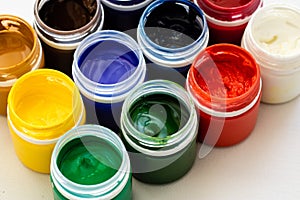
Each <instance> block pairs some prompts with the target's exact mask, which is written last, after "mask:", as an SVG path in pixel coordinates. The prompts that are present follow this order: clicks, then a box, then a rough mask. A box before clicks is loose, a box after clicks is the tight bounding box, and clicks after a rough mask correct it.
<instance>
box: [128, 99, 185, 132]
mask: <svg viewBox="0 0 300 200" xmlns="http://www.w3.org/2000/svg"><path fill="white" fill-rule="evenodd" d="M129 113H130V117H131V119H132V123H133V125H134V126H135V127H136V129H137V130H139V131H140V132H141V133H143V134H145V135H147V136H151V137H157V138H167V137H168V136H170V135H172V134H174V133H176V132H177V131H178V130H179V129H180V128H181V127H182V126H184V125H185V124H186V122H187V120H188V117H189V116H188V111H187V109H186V108H185V107H184V105H183V104H181V103H180V102H179V100H178V99H176V98H175V97H173V96H170V95H167V94H161V93H160V94H151V95H146V96H143V97H141V98H139V99H138V100H137V101H136V102H135V103H134V104H133V105H132V106H131V108H130V110H129Z"/></svg>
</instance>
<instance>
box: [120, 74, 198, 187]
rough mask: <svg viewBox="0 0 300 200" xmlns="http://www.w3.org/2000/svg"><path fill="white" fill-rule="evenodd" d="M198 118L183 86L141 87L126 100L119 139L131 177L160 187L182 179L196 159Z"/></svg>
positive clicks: (152, 83)
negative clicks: (124, 151) (128, 162)
mask: <svg viewBox="0 0 300 200" xmlns="http://www.w3.org/2000/svg"><path fill="white" fill-rule="evenodd" d="M197 131H198V117H197V113H196V110H195V107H194V103H193V101H192V99H191V98H190V96H189V95H188V93H187V92H186V91H185V90H184V88H183V87H182V86H180V85H179V84H177V83H174V82H171V81H167V80H151V81H147V82H145V83H143V84H142V85H141V86H140V87H138V88H136V89H135V90H133V91H132V92H131V94H130V95H128V97H127V98H126V99H125V101H124V104H123V107H122V113H121V132H122V134H121V138H122V140H123V142H124V144H125V147H126V149H127V151H128V154H129V157H130V161H131V165H132V173H133V176H134V177H135V178H136V179H138V180H140V181H142V182H145V183H152V184H163V183H169V182H172V181H175V180H177V179H179V178H181V177H182V176H184V175H185V174H186V173H187V172H188V171H189V170H190V169H191V167H192V166H193V163H194V161H195V158H196V149H197V145H196V139H195V138H196V135H197Z"/></svg>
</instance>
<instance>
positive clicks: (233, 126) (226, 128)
mask: <svg viewBox="0 0 300 200" xmlns="http://www.w3.org/2000/svg"><path fill="white" fill-rule="evenodd" d="M261 86H262V85H261V78H260V70H259V67H258V65H257V63H256V61H255V60H254V58H253V57H252V55H251V54H249V53H248V52H247V51H246V50H244V49H242V48H240V47H238V46H235V45H231V44H217V45H212V46H210V47H208V48H206V49H205V51H202V52H200V53H199V54H198V55H197V57H196V59H195V60H194V62H193V64H192V66H191V68H190V71H189V74H188V78H187V85H186V87H187V90H188V91H189V93H190V94H191V95H192V97H193V99H194V102H195V103H196V105H197V108H198V112H199V114H200V122H199V123H200V125H199V134H198V140H200V141H202V142H204V143H206V144H209V145H215V146H229V145H233V144H237V143H239V142H241V141H242V140H244V139H245V138H246V137H247V136H248V135H249V134H250V133H251V131H252V130H253V128H254V127H255V124H256V119H257V115H258V108H259V104H260V97H261Z"/></svg>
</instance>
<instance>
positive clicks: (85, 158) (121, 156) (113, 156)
mask: <svg viewBox="0 0 300 200" xmlns="http://www.w3.org/2000/svg"><path fill="white" fill-rule="evenodd" d="M50 179H51V183H52V187H53V195H54V199H55V200H65V199H72V200H78V199H80V200H84V199H105V200H106V199H115V200H128V199H132V175H131V166H130V160H129V156H128V154H127V152H126V149H125V146H124V145H123V143H122V141H121V139H120V138H119V136H118V135H117V134H116V133H114V132H113V131H111V130H110V129H108V128H105V127H103V126H100V125H81V126H78V127H76V128H74V129H72V130H70V131H69V132H67V133H66V134H65V135H63V136H62V137H61V138H60V139H59V141H58V142H57V144H56V145H55V148H54V151H53V154H52V157H51V165H50Z"/></svg>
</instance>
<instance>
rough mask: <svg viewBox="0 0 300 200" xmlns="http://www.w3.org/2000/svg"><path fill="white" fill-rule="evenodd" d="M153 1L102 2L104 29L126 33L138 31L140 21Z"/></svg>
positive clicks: (122, 0)
mask: <svg viewBox="0 0 300 200" xmlns="http://www.w3.org/2000/svg"><path fill="white" fill-rule="evenodd" d="M152 1H153V0H126V1H124V0H102V4H103V8H104V13H105V21H104V29H112V30H119V31H126V30H130V29H136V28H137V26H138V23H139V19H140V17H141V15H142V13H143V11H144V10H145V8H146V6H147V5H149V4H150V3H151V2H152Z"/></svg>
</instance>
